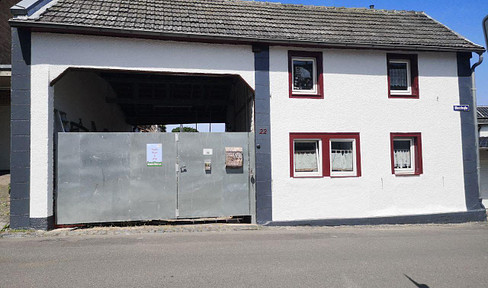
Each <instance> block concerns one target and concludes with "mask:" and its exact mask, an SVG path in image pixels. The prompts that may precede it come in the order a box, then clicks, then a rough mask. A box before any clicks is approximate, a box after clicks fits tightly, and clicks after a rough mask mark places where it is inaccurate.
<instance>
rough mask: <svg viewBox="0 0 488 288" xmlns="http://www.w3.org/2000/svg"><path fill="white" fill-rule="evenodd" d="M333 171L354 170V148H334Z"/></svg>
mask: <svg viewBox="0 0 488 288" xmlns="http://www.w3.org/2000/svg"><path fill="white" fill-rule="evenodd" d="M331 157H332V171H353V155H352V150H350V149H347V150H344V149H333V150H332V155H331Z"/></svg>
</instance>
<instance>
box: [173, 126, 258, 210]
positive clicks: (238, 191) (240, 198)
mask: <svg viewBox="0 0 488 288" xmlns="http://www.w3.org/2000/svg"><path fill="white" fill-rule="evenodd" d="M248 143H249V133H180V134H179V139H178V144H177V145H178V158H179V159H178V161H179V168H180V173H179V179H178V212H179V217H181V218H197V217H220V216H232V215H249V214H250V204H249V201H250V196H249V147H248V146H249V145H248ZM225 147H242V150H243V167H242V168H240V169H230V168H227V169H226V166H225ZM204 149H207V151H210V150H209V149H211V150H212V155H204V153H203V152H204V151H203V150H204ZM208 160H210V161H211V171H210V172H208V171H205V161H208Z"/></svg>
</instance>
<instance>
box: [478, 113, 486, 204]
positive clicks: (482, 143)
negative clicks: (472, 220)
mask: <svg viewBox="0 0 488 288" xmlns="http://www.w3.org/2000/svg"><path fill="white" fill-rule="evenodd" d="M478 131H479V148H480V180H481V181H480V183H481V187H480V196H481V198H482V199H483V205H484V206H485V207H486V205H487V204H488V202H487V201H488V106H478Z"/></svg>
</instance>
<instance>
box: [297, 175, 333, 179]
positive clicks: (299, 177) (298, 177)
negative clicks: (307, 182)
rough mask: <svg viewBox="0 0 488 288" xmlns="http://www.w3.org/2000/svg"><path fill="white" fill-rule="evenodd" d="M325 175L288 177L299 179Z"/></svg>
mask: <svg viewBox="0 0 488 288" xmlns="http://www.w3.org/2000/svg"><path fill="white" fill-rule="evenodd" d="M324 177H325V176H322V175H317V176H296V175H294V176H292V177H290V178H297V179H301V178H324Z"/></svg>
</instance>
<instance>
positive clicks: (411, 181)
mask: <svg viewBox="0 0 488 288" xmlns="http://www.w3.org/2000/svg"><path fill="white" fill-rule="evenodd" d="M290 49H293V48H289V47H270V53H269V55H270V94H271V95H270V97H271V98H270V115H271V116H270V117H271V129H270V130H271V131H270V134H271V161H272V163H271V164H272V166H271V170H272V216H273V220H274V221H287V220H305V219H334V218H361V217H380V216H398V215H416V214H429V213H445V212H461V211H466V205H465V194H464V178H463V164H462V163H463V158H462V146H461V122H460V114H459V112H454V111H453V109H452V106H453V105H455V104H459V89H458V77H457V62H456V54H455V53H428V52H419V53H418V70H419V78H418V79H419V92H420V98H419V99H390V98H388V82H387V75H386V72H387V62H386V61H387V60H386V55H387V53H388V52H387V51H368V50H352V49H350V50H336V49H326V50H318V49H314V50H310V51H314V52H317V51H320V52H322V53H323V87H324V98H323V99H297V98H289V90H288V89H289V86H288V81H289V80H288V50H290ZM293 50H300V51H302V50H303V49H293ZM391 52H392V53H393V52H396V53H398V52H401V51H391ZM73 67H77V68H104V69H118V70H131V71H154V72H181V73H204V74H233V75H239V76H240V77H242V78H243V79H244V80H245V81H246V82H247V83H248V84H249V86H250V87H253V88H254V87H255V78H254V77H255V71H254V54H253V52H252V49H251V46H244V45H242V46H241V45H220V44H201V43H185V42H171V41H158V40H143V39H129V38H114V37H96V36H80V35H69V34H49V33H32V67H31V87H32V90H31V103H32V104H31V105H32V107H31V123H32V127H31V168H30V173H31V174H30V180H31V181H30V217H32V218H45V217H48V216H51V215H52V214H53V137H52V135H53V121H54V117H53V113H52V111H53V110H54V109H55V108H56V109H58V110H61V111H63V112H65V113H67V114H68V118H70V120H72V119H78V118H82V119H83V123H84V124H85V126H89V124H90V122H91V121H94V122H95V123H96V125H97V128H99V130H100V131H101V130H103V129H104V128H107V129H108V130H113V131H122V130H124V129H126V128H127V126H124V125H123V124H124V123H122V124H120V123H121V122H122V121H120V119H122V118H123V117H122V116H123V115H122V114H121V111H120V110H118V108H114V107H113V106H104V103H102V102H103V99H104V98H103V97H105V96H104V95H111V93H113V92H112V91H111V90H110V89H109V87H105V86H104V85H106V84H104V83H102V82H98V81H97V79H96V76H94V75H90V74H86V73H79V74H68V75H67V76H65V77H66V78H65V79H61V80H59V81H58V82H57V84H56V85H55V87H51V86H50V83H51V81H53V80H54V79H56V78H57V77H58V76H60V75H61V74H62V73H63V72H64V71H66V69H68V68H73ZM77 73H78V72H77ZM88 84H92V85H91V86H87V85H88ZM73 89H74V90H73ZM70 90H73V91H70ZM104 91H106V92H104ZM87 95H89V96H87ZM85 97H88V98H85ZM97 101H98V102H97ZM94 103H98V104H99V105H96V104H94ZM95 106H96V107H98V108H94V107H95ZM100 107H101V108H100ZM98 109H101V110H98ZM101 114H103V115H104V116H103V117H102V118H97V117H99V116H100V115H101ZM71 118H72V119H71ZM112 120H113V122H110V121H112ZM99 123H100V124H99ZM117 125H121V126H117ZM106 126H110V127H106ZM294 132H303V133H305V132H322V133H336V132H348V133H359V135H360V147H361V148H360V152H361V154H360V155H361V156H360V157H361V176H360V177H348V178H331V177H323V178H292V177H290V164H289V163H290V158H289V157H290V147H289V139H290V138H289V137H290V133H294ZM392 132H418V133H421V137H422V156H423V173H422V174H421V175H416V176H403V177H400V176H395V175H392V173H391V154H390V133H392Z"/></svg>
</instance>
